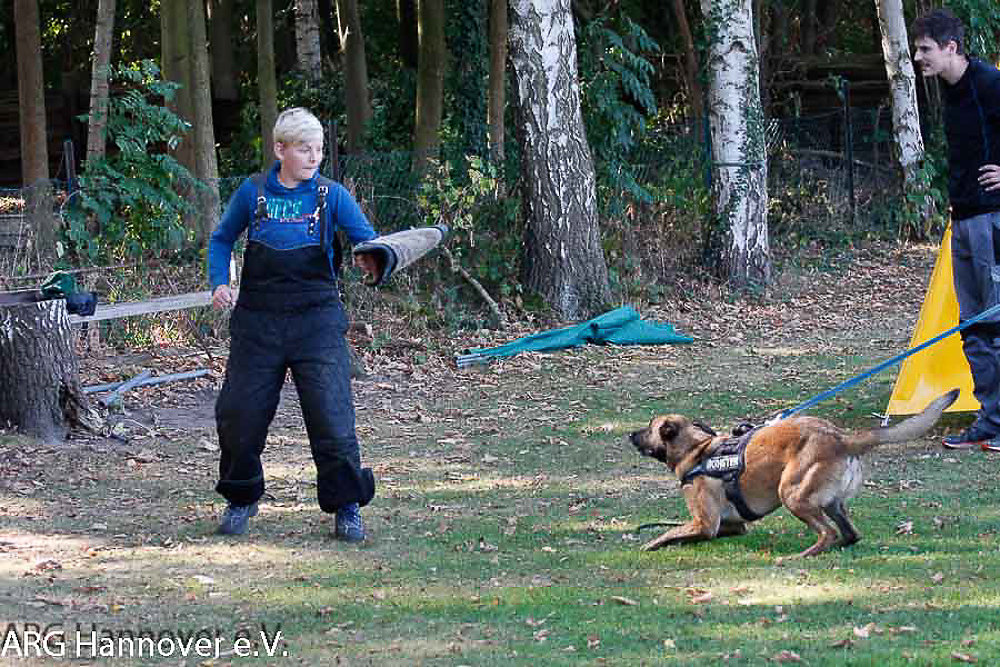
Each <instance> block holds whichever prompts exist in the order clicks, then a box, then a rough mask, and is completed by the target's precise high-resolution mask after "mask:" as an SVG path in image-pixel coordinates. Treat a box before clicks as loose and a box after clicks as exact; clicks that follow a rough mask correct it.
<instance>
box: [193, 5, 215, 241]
mask: <svg viewBox="0 0 1000 667" xmlns="http://www.w3.org/2000/svg"><path fill="white" fill-rule="evenodd" d="M188 25H189V26H190V28H191V32H190V35H191V69H192V71H191V76H190V80H191V82H192V84H193V85H192V87H191V99H192V102H193V103H194V104H193V106H194V157H195V176H197V177H198V180H200V181H201V182H202V183H203V184H204V185H205V189H204V190H202V191H201V192H200V193H199V196H198V199H199V206H198V216H197V225H196V227H195V238H196V241H197V244H198V247H199V248H203V247H205V244H206V243H207V241H208V236H209V234H211V233H212V229H213V227H214V226H215V221H216V219H218V217H219V162H218V159H217V157H216V155H215V129H214V120H213V118H212V82H211V78H210V74H209V72H210V69H211V65H210V63H209V60H208V40H207V39H206V36H205V4H204V0H188Z"/></svg>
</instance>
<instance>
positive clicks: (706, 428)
mask: <svg viewBox="0 0 1000 667" xmlns="http://www.w3.org/2000/svg"><path fill="white" fill-rule="evenodd" d="M691 424H692V425H694V426H696V427H698V428H700V429H701V430H702V431H704V432H705V433H708V434H709V435H710V436H712V437H713V438H714V437H715V436H717V435H719V434H718V433H716V432H715V431H714V430H712V428H711V427H710V426H706V425H705V424H703V423H702V422H700V421H698V420H695V421H693V422H691Z"/></svg>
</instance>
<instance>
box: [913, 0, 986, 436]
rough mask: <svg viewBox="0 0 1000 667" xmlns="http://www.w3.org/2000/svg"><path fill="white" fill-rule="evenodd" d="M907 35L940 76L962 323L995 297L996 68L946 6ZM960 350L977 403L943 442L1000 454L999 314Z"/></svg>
mask: <svg viewBox="0 0 1000 667" xmlns="http://www.w3.org/2000/svg"><path fill="white" fill-rule="evenodd" d="M912 32H913V36H914V39H915V47H916V53H915V55H914V58H913V59H914V61H915V62H916V63H917V66H918V67H919V68H920V69H921V71H922V73H923V75H924V76H927V77H930V76H937V77H939V78H940V79H941V83H942V90H943V93H944V101H945V107H944V129H945V135H946V136H947V138H948V170H949V181H948V195H949V199H950V200H951V217H952V241H951V258H952V265H953V267H954V280H955V295H956V296H957V298H958V308H959V319H960V320H963V321H964V320H968V319H969V318H971V317H973V316H975V315H976V314H978V313H980V312H982V311H984V310H986V309H987V308H990V307H992V306H994V305H996V304H997V303H998V302H1000V166H998V165H1000V71H998V70H997V69H996V68H995V67H993V66H992V65H989V64H988V63H985V62H983V61H982V60H979V59H976V58H969V57H968V56H967V55H966V54H965V49H964V44H963V42H964V41H965V40H964V38H965V27H964V26H963V25H962V22H961V21H959V20H958V19H957V18H956V17H955V16H954V15H953V14H952V13H951V12H949V11H948V10H945V9H936V10H934V11H931V12H928V13H927V14H924V15H923V16H921V17H920V18H918V19H917V20H916V21H915V22H914V24H913V29H912ZM962 350H963V352H964V353H965V358H966V359H967V360H968V362H969V366H970V368H971V370H972V380H973V393H974V394H975V396H976V400H978V401H979V404H980V406H981V408H980V410H979V414H978V416H977V418H976V420H975V421H974V422H973V423H972V425H971V426H970V427H969V428H967V429H966V430H965V431H963V432H962V433H959V434H957V435H950V436H948V437H946V438H945V439H944V446H945V447H948V448H950V449H968V448H972V447H980V446H981V447H982V448H983V449H990V450H995V451H1000V317H996V316H995V317H992V318H989V319H986V320H983V321H981V322H977V323H976V324H973V325H972V326H970V327H968V328H966V329H963V330H962Z"/></svg>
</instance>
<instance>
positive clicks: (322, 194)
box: [313, 175, 344, 274]
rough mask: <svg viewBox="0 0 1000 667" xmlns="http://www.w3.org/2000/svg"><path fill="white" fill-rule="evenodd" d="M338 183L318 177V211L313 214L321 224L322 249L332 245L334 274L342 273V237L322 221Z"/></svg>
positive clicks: (320, 240) (320, 239) (320, 238)
mask: <svg viewBox="0 0 1000 667" xmlns="http://www.w3.org/2000/svg"><path fill="white" fill-rule="evenodd" d="M336 183H337V182H336V181H334V180H332V179H329V178H327V177H326V176H323V175H317V176H316V211H315V213H313V217H314V219H315V220H316V222H317V223H319V243H320V247H321V248H323V250H324V251H325V250H326V249H327V248H329V247H330V245H332V246H333V268H334V272H335V273H337V274H339V273H340V264H341V262H342V261H343V255H344V250H343V248H342V247H341V244H340V236H338V235H337V230H336V228H333V229H330V230H327V225H326V221H325V220H323V219H322V216H323V212H324V211H325V210H326V200H327V196H328V195H329V194H330V190H332V189H333V187H334V185H336ZM328 231H329V234H330V237H331V238H330V241H329V243H328V242H327V233H328Z"/></svg>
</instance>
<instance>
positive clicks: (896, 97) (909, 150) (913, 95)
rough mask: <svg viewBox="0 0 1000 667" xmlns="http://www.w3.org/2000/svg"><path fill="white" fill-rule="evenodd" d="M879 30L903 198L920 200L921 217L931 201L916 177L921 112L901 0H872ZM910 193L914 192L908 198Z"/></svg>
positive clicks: (920, 147) (920, 157) (928, 210)
mask: <svg viewBox="0 0 1000 667" xmlns="http://www.w3.org/2000/svg"><path fill="white" fill-rule="evenodd" d="M875 9H876V11H877V12H878V22H879V29H880V30H881V32H882V53H883V54H884V56H885V72H886V74H887V75H888V77H889V87H890V89H891V91H892V129H893V139H894V140H895V143H896V149H897V152H898V153H899V164H900V166H901V167H902V169H903V179H904V188H905V190H906V194H907V195H908V196H907V197H906V199H905V201H910V202H912V201H921V200H922V201H923V202H924V203H923V206H922V207H921V210H920V211H919V216H920V218H921V220H926V219H927V217H928V216H929V215H931V214H933V213H934V200H933V199H931V198H930V197H929V196H927V192H926V188H925V187H924V185H923V184H922V183H921V181H920V178H919V172H920V165H921V163H922V162H923V159H924V138H923V135H922V134H921V132H920V114H919V112H918V111H917V82H916V75H915V74H914V71H913V61H912V60H911V59H910V45H909V38H908V37H907V34H906V19H905V18H904V16H903V3H902V0H875ZM909 195H915V196H914V197H910V196H909ZM913 232H915V236H917V237H921V236H923V235H924V233H925V232H924V230H923V225H921V226H920V227H919V228H915V229H914V230H913Z"/></svg>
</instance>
